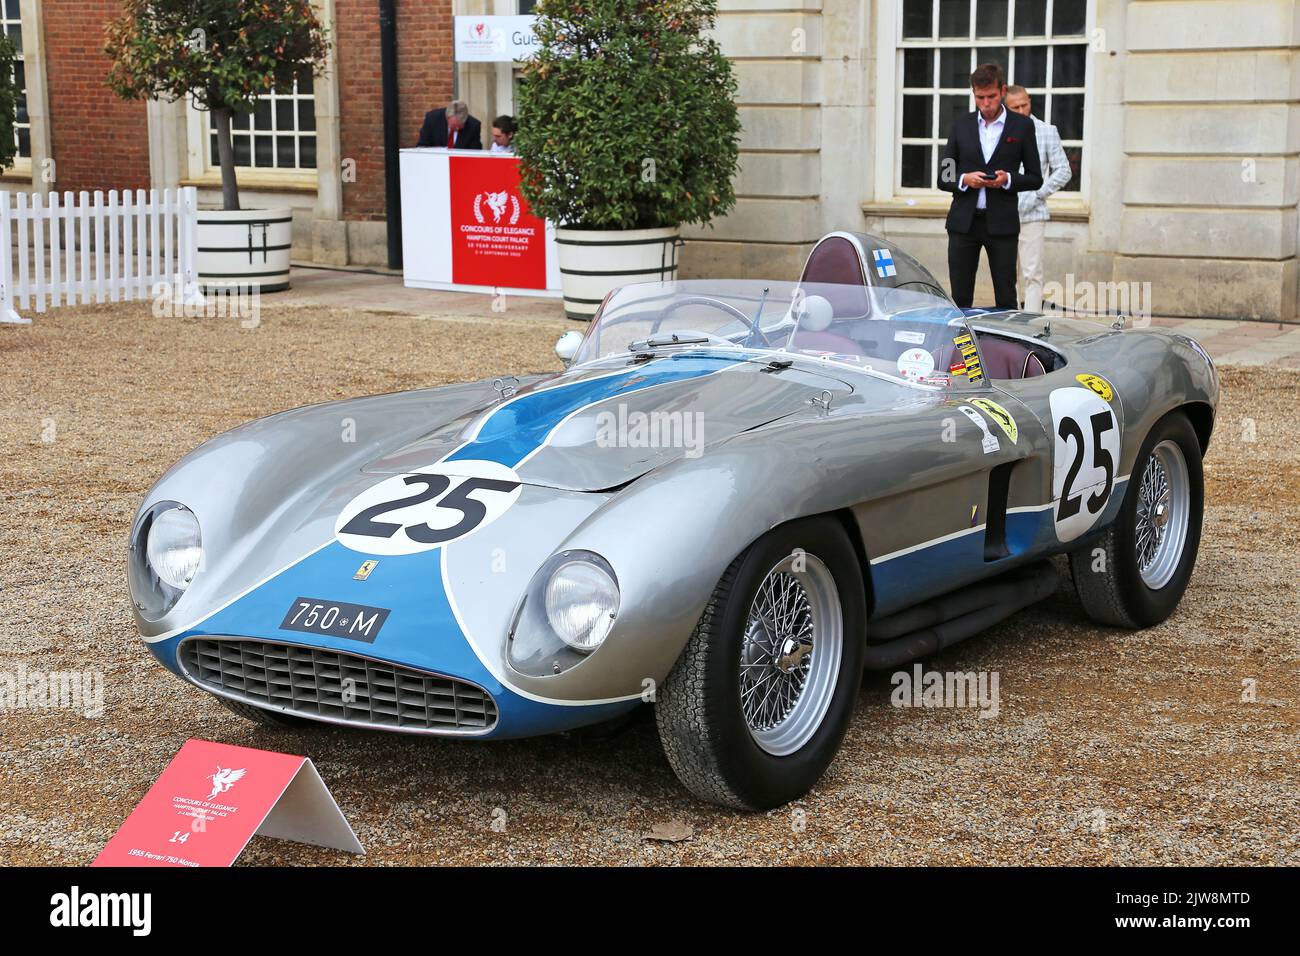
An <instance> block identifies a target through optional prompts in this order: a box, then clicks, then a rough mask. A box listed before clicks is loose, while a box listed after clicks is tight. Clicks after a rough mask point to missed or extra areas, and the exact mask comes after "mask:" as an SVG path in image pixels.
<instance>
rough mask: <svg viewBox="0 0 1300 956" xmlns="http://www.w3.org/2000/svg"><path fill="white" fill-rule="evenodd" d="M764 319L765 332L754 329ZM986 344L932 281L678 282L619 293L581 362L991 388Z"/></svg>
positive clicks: (594, 328)
mask: <svg viewBox="0 0 1300 956" xmlns="http://www.w3.org/2000/svg"><path fill="white" fill-rule="evenodd" d="M818 299H820V300H822V301H821V302H818V301H817V300H818ZM755 317H757V319H758V323H757V329H758V332H757V334H756V333H755V332H754V331H753V329H752V327H751V324H750V323H752V321H753V319H754V318H755ZM828 317H829V322H828V321H827V320H828ZM882 333H884V334H882ZM976 343H977V340H976V337H975V336H974V335H973V334H972V333H971V329H970V326H969V324H968V320H967V317H966V315H965V314H964V313H963V312H962V311H961V309H959V308H958V307H957V306H956V305H954V304H953V302H952V300H951V299H950V298H948V296H947V295H945V294H944V293H943V292H942V290H940V289H938V288H936V287H935V286H933V285H931V284H930V283H928V282H907V283H902V284H899V285H891V286H875V285H861V284H858V285H849V284H839V283H817V282H791V281H775V280H773V281H769V280H760V279H677V280H671V281H664V282H642V283H635V284H631V285H626V286H621V287H619V288H618V289H615V290H614V291H613V292H611V293H610V294H609V295H608V296H607V297H606V299H605V301H604V302H603V303H602V304H601V307H600V309H599V310H598V311H597V314H596V316H595V318H594V319H593V321H592V323H591V326H590V328H589V329H588V330H587V334H586V336H585V337H584V339H583V341H582V345H581V347H580V348H579V349H578V352H577V353H576V355H575V356H574V359H573V362H572V363H571V364H572V365H583V364H586V363H589V362H596V361H607V360H609V359H610V358H611V357H618V356H623V357H631V356H633V355H636V354H638V353H639V354H646V353H650V354H657V353H668V352H673V351H678V350H683V349H687V350H690V349H695V350H698V349H700V348H709V349H728V350H736V351H741V352H746V353H751V352H752V353H755V355H756V356H762V357H770V358H771V359H773V360H777V361H779V360H783V359H786V358H787V357H789V358H793V357H799V358H802V359H806V360H810V361H813V362H816V363H818V364H824V365H828V366H831V367H834V368H841V369H852V370H854V371H857V372H859V373H862V374H867V375H871V376H872V377H876V378H881V379H885V380H888V381H891V382H893V383H895V384H903V385H907V386H910V387H913V388H919V389H924V390H928V391H934V390H940V391H942V390H951V389H953V388H963V387H976V386H978V387H985V386H987V384H988V380H987V378H985V377H984V376H983V373H982V369H981V365H980V360H979V354H978V351H977V344H976ZM967 366H969V369H970V374H967V370H966V369H967Z"/></svg>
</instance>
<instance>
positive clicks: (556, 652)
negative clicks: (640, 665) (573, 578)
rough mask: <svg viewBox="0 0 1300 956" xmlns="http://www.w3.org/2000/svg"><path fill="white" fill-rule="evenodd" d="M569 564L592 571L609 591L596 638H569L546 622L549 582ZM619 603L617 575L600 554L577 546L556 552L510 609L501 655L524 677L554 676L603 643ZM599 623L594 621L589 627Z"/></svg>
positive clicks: (618, 608) (547, 619)
mask: <svg viewBox="0 0 1300 956" xmlns="http://www.w3.org/2000/svg"><path fill="white" fill-rule="evenodd" d="M573 565H580V566H585V567H586V568H587V569H589V570H594V571H596V572H598V573H599V575H600V576H602V577H603V578H604V579H606V580H607V582H608V586H609V589H610V591H611V592H612V608H610V609H609V611H610V616H609V617H608V619H607V620H606V621H604V625H605V626H604V633H603V634H602V635H601V636H600V639H599V640H597V641H591V642H583V641H577V642H575V641H572V640H569V639H568V638H567V637H566V636H565V635H564V634H563V633H561V629H560V628H558V627H556V625H555V623H554V622H553V621H552V614H551V613H548V607H547V604H548V601H547V597H548V591H551V590H552V588H551V585H552V583H553V582H554V581H555V579H556V578H557V576H558V575H559V574H560V573H561V572H562V571H564V570H565V569H566V568H569V567H570V566H573ZM551 603H552V604H553V601H552V602H551ZM621 605H622V589H621V587H620V585H619V581H618V575H617V574H615V572H614V568H613V566H612V565H610V563H609V562H608V561H607V560H605V558H604V557H603V556H601V555H599V554H597V553H596V552H594V551H586V550H582V549H574V550H566V551H557V552H556V553H554V554H552V555H551V556H550V558H548V559H547V560H546V561H545V562H544V563H543V564H542V566H541V567H540V568H538V569H537V571H536V573H535V574H534V575H533V577H532V580H531V581H530V582H529V584H528V588H527V590H526V591H525V592H524V596H523V597H522V598H521V599H520V602H519V604H518V606H517V607H516V608H515V613H514V616H513V618H512V620H511V625H510V631H509V634H508V640H507V648H508V649H507V654H506V658H507V662H508V664H509V666H510V668H511V670H513V671H515V672H516V673H518V674H520V675H522V676H526V677H554V676H556V675H558V674H561V673H564V672H565V671H568V670H569V669H571V668H573V667H576V666H577V665H578V664H581V663H582V662H583V661H586V660H589V659H590V658H591V657H592V655H594V654H595V653H596V652H597V651H599V650H600V648H602V647H604V646H605V645H606V644H607V643H608V641H609V636H610V634H611V633H612V632H613V629H614V627H615V625H616V622H617V618H618V613H619V610H620V608H621ZM599 623H601V622H600V621H595V622H593V626H594V625H596V624H599Z"/></svg>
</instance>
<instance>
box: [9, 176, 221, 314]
mask: <svg viewBox="0 0 1300 956" xmlns="http://www.w3.org/2000/svg"><path fill="white" fill-rule="evenodd" d="M197 214H198V194H197V190H196V189H195V188H194V187H193V186H185V187H182V188H180V189H177V190H171V189H164V190H162V191H161V193H160V192H159V191H158V190H156V189H150V190H148V191H146V190H143V189H137V190H135V191H134V194H133V193H132V191H131V190H129V189H127V190H124V191H123V192H122V193H121V195H120V196H119V194H118V191H117V190H116V189H111V190H109V191H108V194H107V197H105V194H104V192H103V191H102V190H98V189H97V190H95V191H94V193H89V192H86V191H82V192H80V193H77V194H74V193H71V192H65V193H63V199H62V201H60V199H59V194H58V193H55V192H52V193H50V194H49V201H48V202H46V201H45V200H44V199H43V197H42V196H41V194H40V193H31V194H30V195H29V194H28V193H10V192H7V191H0V246H3V248H2V249H0V322H20V323H27V322H30V321H31V320H30V319H24V318H22V317H21V316H19V315H18V313H17V311H16V308H22V309H28V308H32V307H33V306H34V307H35V309H36V311H37V312H44V311H45V310H46V309H47V308H50V307H55V306H59V305H63V304H67V305H76V304H77V303H78V302H81V303H83V304H84V303H89V302H118V301H123V300H127V299H146V298H152V297H153V296H154V294H155V292H154V287H155V285H156V284H158V283H167V284H168V285H169V286H170V287H171V288H172V289H173V290H175V293H174V295H175V296H176V297H177V298H180V297H182V296H183V297H184V298H186V299H194V298H195V297H197V296H198V287H197V285H196V278H197V276H196V272H195V256H196V252H197V247H198V241H197V235H196V231H197V226H196V222H195V220H196V218H197Z"/></svg>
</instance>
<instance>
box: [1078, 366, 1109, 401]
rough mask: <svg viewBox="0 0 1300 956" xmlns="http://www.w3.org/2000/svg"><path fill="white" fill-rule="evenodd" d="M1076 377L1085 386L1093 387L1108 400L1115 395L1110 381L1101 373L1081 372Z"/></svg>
mask: <svg viewBox="0 0 1300 956" xmlns="http://www.w3.org/2000/svg"><path fill="white" fill-rule="evenodd" d="M1074 377H1075V379H1076V380H1078V382H1079V384H1080V385H1082V386H1083V387H1084V388H1088V389H1091V390H1092V391H1094V392H1096V393H1097V394H1098V395H1100V396H1101V397H1102V398H1103V399H1105V400H1106V401H1108V402H1109V401H1110V400H1111V399H1113V398H1114V397H1115V390H1114V389H1113V388H1111V387H1110V382H1108V381H1106V380H1105V379H1104V378H1102V377H1101V376H1100V375H1093V374H1092V373H1091V372H1081V373H1080V374H1078V375H1076V376H1074Z"/></svg>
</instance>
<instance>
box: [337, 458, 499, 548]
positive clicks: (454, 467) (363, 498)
mask: <svg viewBox="0 0 1300 956" xmlns="http://www.w3.org/2000/svg"><path fill="white" fill-rule="evenodd" d="M520 488H521V484H520V481H519V476H518V475H516V474H515V473H514V471H513V470H511V469H510V468H507V467H506V466H505V465H500V464H497V463H496V462H494V461H457V462H447V463H446V464H445V465H431V466H429V467H428V468H423V469H421V470H419V471H413V472H408V473H407V474H404V475H395V476H393V477H392V478H387V479H385V480H384V481H381V482H379V483H378V484H374V485H371V486H370V487H369V488H367V489H366V490H365V491H363V492H361V494H359V495H357V496H356V497H355V498H353V499H352V500H351V501H349V502H348V504H347V507H345V508H344V509H343V511H342V512H340V513H339V516H338V520H337V521H335V523H334V533H335V535H336V536H337V537H338V539H339V543H341V544H343V545H346V546H347V547H349V548H351V549H352V550H353V551H360V552H362V553H364V554H414V553H416V552H417V551H429V550H431V549H433V548H437V547H440V546H442V545H444V544H448V543H450V542H452V541H455V540H457V539H458V538H463V537H465V536H466V535H467V534H472V533H473V532H475V531H477V530H478V529H479V528H482V527H484V526H485V525H488V524H491V523H492V522H493V521H495V520H496V519H497V518H500V517H501V516H502V515H503V514H505V513H506V511H507V509H509V507H510V506H511V505H513V504H514V503H515V499H517V498H518V497H519V491H520Z"/></svg>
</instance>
